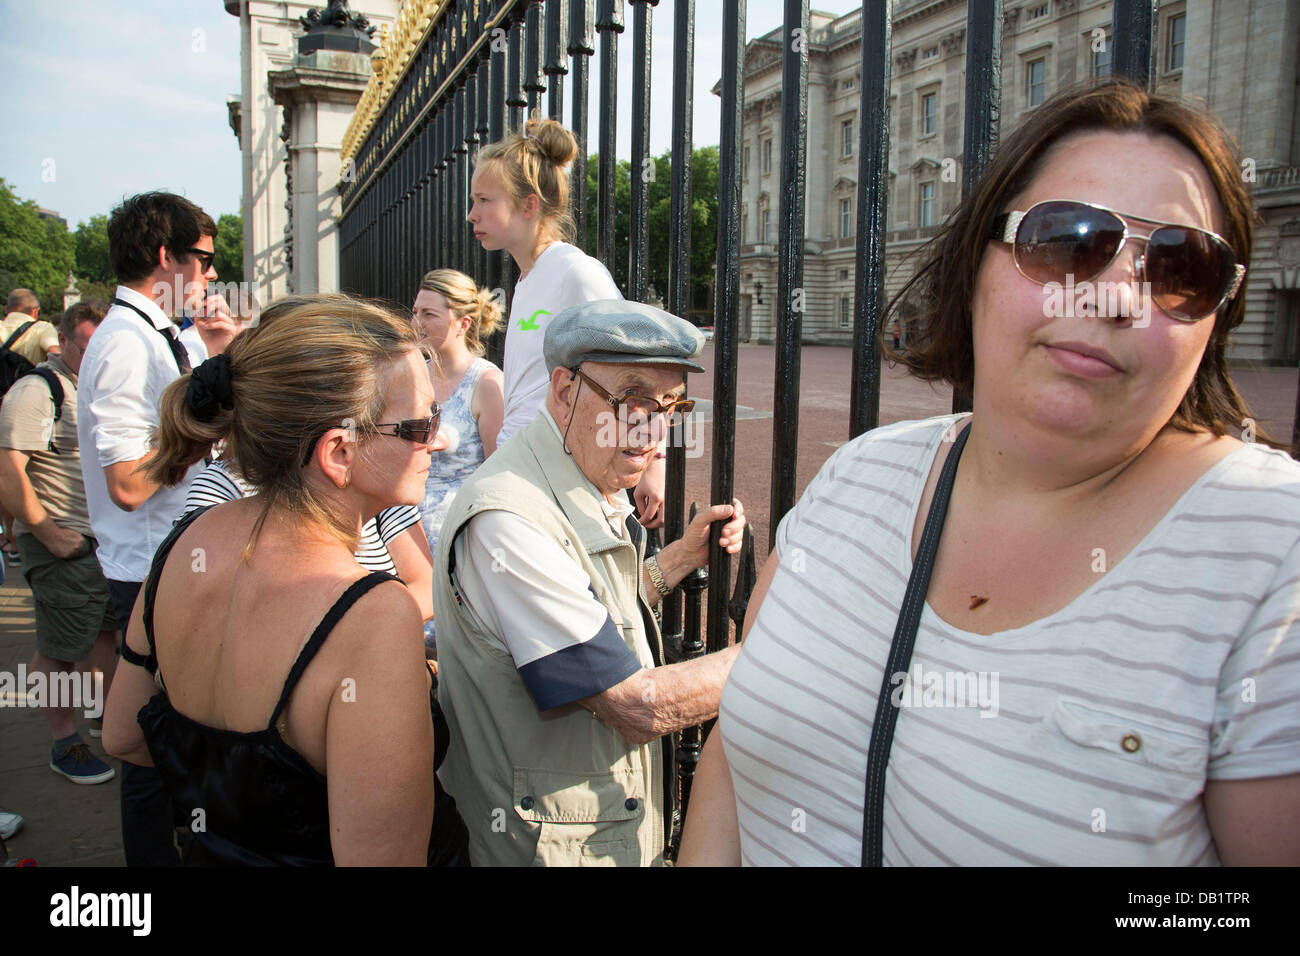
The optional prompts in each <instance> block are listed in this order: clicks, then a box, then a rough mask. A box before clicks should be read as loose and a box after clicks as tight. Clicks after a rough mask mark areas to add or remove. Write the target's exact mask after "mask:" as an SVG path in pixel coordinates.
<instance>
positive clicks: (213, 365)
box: [185, 355, 235, 422]
mask: <svg viewBox="0 0 1300 956" xmlns="http://www.w3.org/2000/svg"><path fill="white" fill-rule="evenodd" d="M185 404H186V405H188V406H189V409H190V411H191V412H193V413H194V417H195V418H197V419H198V420H199V421H201V422H210V421H212V419H214V418H216V417H217V415H218V413H219V412H220V411H221V409H223V408H224V409H227V410H230V409H233V408H234V407H235V393H234V389H233V388H232V387H231V383H230V358H229V356H227V355H214V356H212V358H210V359H208V360H206V361H205V362H202V363H201V364H200V365H199V366H198V368H196V369H194V371H193V372H191V373H190V384H189V387H188V388H186V390H185Z"/></svg>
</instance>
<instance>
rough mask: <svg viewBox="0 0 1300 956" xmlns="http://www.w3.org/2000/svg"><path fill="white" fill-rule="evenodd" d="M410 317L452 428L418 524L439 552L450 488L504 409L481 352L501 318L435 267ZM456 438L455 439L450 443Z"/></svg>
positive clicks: (487, 441)
mask: <svg viewBox="0 0 1300 956" xmlns="http://www.w3.org/2000/svg"><path fill="white" fill-rule="evenodd" d="M411 319H412V322H413V323H414V326H415V331H416V334H417V335H419V336H420V341H421V343H422V344H423V345H424V347H425V348H426V349H428V350H429V351H430V352H431V353H432V357H431V358H430V360H429V362H428V369H429V379H430V381H431V382H432V383H433V389H434V396H435V398H436V399H437V401H438V404H439V405H440V406H441V408H442V418H441V427H442V428H443V429H444V430H446V431H447V432H448V433H449V434H451V433H453V432H454V433H455V435H456V436H457V438H455V439H453V441H454V442H457V443H456V445H455V447H454V448H451V449H448V450H447V451H446V452H445V453H443V454H441V455H437V456H436V457H435V458H434V460H433V461H432V463H431V464H430V466H429V477H428V479H427V481H426V483H425V491H424V500H423V501H422V502H421V504H420V523H421V524H422V525H423V526H424V534H425V536H426V537H427V538H428V539H429V550H430V552H431V553H436V552H437V550H438V529H439V528H440V527H442V520H443V518H444V517H446V514H447V510H448V509H449V508H450V507H451V499H452V498H454V497H455V495H456V490H457V489H458V488H460V486H461V484H462V483H463V482H464V481H465V479H466V478H468V477H469V476H470V475H471V474H473V473H474V469H476V468H477V467H478V466H479V465H481V464H483V461H484V459H486V458H487V457H488V456H489V455H491V454H492V453H493V452H494V451H496V449H497V433H498V432H499V431H500V430H501V420H502V417H503V415H504V412H505V397H504V395H503V393H502V385H501V370H500V369H499V368H497V367H496V366H495V365H493V364H492V363H491V362H489V361H488V360H487V359H485V358H484V357H483V353H484V351H486V347H485V345H484V342H485V340H486V339H487V338H488V336H490V335H491V334H492V333H493V332H494V331H495V330H496V329H497V327H498V326H499V325H500V324H501V309H500V308H499V307H498V306H497V303H496V299H495V298H493V296H492V294H491V293H490V292H489V291H488V290H486V289H480V288H479V287H478V286H477V285H475V284H474V280H473V279H471V278H470V277H469V276H467V275H465V273H463V272H457V271H456V270H455V269H435V270H433V271H432V272H429V273H427V274H426V275H425V276H424V278H423V279H422V280H421V281H420V288H419V291H417V292H416V295H415V306H414V309H413V313H412V317H411ZM457 439H458V441H457ZM433 634H434V630H433V622H432V621H427V622H426V623H425V627H424V641H425V651H426V653H427V654H428V655H429V656H430V657H431V658H434V657H435V656H436V649H435V645H434V642H433Z"/></svg>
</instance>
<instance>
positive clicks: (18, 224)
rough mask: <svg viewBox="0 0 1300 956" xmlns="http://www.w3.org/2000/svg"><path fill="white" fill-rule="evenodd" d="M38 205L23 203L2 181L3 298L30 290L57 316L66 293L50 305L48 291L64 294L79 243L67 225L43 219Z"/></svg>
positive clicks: (0, 259) (0, 273)
mask: <svg viewBox="0 0 1300 956" xmlns="http://www.w3.org/2000/svg"><path fill="white" fill-rule="evenodd" d="M36 210H37V206H36V203H35V202H33V201H32V200H30V199H28V200H21V199H19V198H18V196H17V195H16V194H15V193H14V191H13V190H12V189H11V188H10V187H9V185H8V184H7V183H6V182H5V181H4V180H3V179H0V294H7V293H8V291H9V290H10V289H14V288H19V287H22V288H28V289H31V290H32V291H33V292H35V293H36V294H37V296H38V297H40V298H41V307H42V308H44V309H46V310H49V311H53V312H57V311H58V310H60V309H61V308H62V307H63V299H62V293H61V292H60V294H59V296H58V297H57V298H56V299H53V300H49V301H47V297H48V290H49V289H51V288H52V287H55V286H57V287H58V289H59V290H62V288H63V286H64V285H65V284H66V281H67V275H68V272H69V271H71V269H72V267H73V265H74V264H75V262H76V250H75V243H74V242H73V238H72V233H70V232H68V229H67V227H66V226H65V225H63V224H62V223H60V222H57V221H55V220H53V219H42V218H41V217H40V216H39V215H38V214H37V212H36Z"/></svg>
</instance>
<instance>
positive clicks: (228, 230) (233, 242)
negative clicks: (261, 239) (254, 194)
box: [212, 213, 244, 282]
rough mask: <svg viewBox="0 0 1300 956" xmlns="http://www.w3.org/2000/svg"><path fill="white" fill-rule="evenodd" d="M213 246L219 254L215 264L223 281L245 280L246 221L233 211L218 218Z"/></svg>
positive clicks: (218, 275)
mask: <svg viewBox="0 0 1300 956" xmlns="http://www.w3.org/2000/svg"><path fill="white" fill-rule="evenodd" d="M212 248H213V249H214V250H215V251H216V253H217V256H216V258H215V259H214V260H213V265H214V266H215V267H216V270H217V278H218V279H220V280H221V281H222V282H243V281H244V222H243V220H242V219H241V218H240V217H239V216H237V215H234V214H233V213H226V214H225V215H224V216H222V217H221V218H220V219H218V220H217V235H216V237H215V238H214V239H213V245H212Z"/></svg>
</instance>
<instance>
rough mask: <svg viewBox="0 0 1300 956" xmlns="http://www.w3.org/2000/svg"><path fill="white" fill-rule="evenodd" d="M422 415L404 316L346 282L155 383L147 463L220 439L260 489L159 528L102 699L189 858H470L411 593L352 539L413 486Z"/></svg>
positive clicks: (176, 464)
mask: <svg viewBox="0 0 1300 956" xmlns="http://www.w3.org/2000/svg"><path fill="white" fill-rule="evenodd" d="M268 311H270V310H268ZM436 432H437V421H436V411H435V402H434V397H433V390H432V387H431V385H430V383H429V377H428V374H427V373H426V371H425V368H424V361H423V356H422V354H421V352H420V349H419V347H418V341H417V339H416V336H415V333H414V332H413V331H412V330H411V327H410V325H409V323H407V322H405V321H402V320H401V319H399V318H397V317H395V316H393V315H391V314H390V313H388V312H387V311H385V310H383V309H380V308H378V307H376V306H373V305H370V304H368V303H365V302H362V301H359V300H354V299H351V298H349V297H347V296H341V295H321V296H304V297H301V298H299V299H297V300H295V301H293V302H292V303H291V304H289V305H288V306H287V307H286V308H284V309H280V310H277V314H276V316H275V320H274V321H272V322H266V323H263V324H262V325H260V326H258V327H256V328H253V329H249V330H247V331H245V332H243V333H241V334H240V335H238V336H237V337H236V338H235V339H234V341H233V342H232V343H231V345H230V347H229V349H228V350H227V352H226V354H225V355H222V356H217V357H216V358H213V359H209V360H208V361H207V362H204V363H203V364H202V365H200V366H199V367H198V368H197V369H195V370H194V372H193V373H192V374H191V375H190V376H187V377H185V378H182V379H179V380H178V381H177V382H175V383H173V384H172V385H171V386H169V387H168V389H167V391H166V392H165V393H164V394H163V399H162V409H161V419H160V425H159V440H158V448H157V450H156V452H155V453H154V454H153V456H152V458H151V459H150V461H149V463H148V468H149V471H150V473H151V475H152V476H153V479H154V480H155V481H159V482H162V483H163V484H171V483H175V482H177V481H179V480H180V479H181V478H182V477H183V475H184V474H185V472H186V471H187V470H188V468H189V467H190V466H191V465H192V464H193V463H194V462H196V461H198V460H199V459H200V458H202V457H203V456H204V455H205V454H207V452H208V451H209V449H211V447H212V446H213V445H214V444H215V443H217V442H219V441H224V442H225V455H226V457H227V458H228V459H229V460H230V461H231V462H232V463H233V464H234V465H235V467H236V468H237V469H238V471H239V473H240V475H241V476H242V477H243V478H244V479H245V480H246V481H248V482H249V483H250V484H251V485H252V486H253V487H254V488H255V489H256V491H257V494H256V495H254V496H253V497H250V498H240V499H239V500H236V501H229V502H226V503H223V504H218V505H215V506H213V507H210V508H203V509H198V510H196V511H193V512H190V513H189V514H188V515H187V516H186V517H185V518H183V519H182V520H181V521H180V522H178V524H177V525H176V528H175V529H174V530H173V532H172V533H171V534H170V535H169V536H168V537H167V539H166V540H164V541H163V542H162V543H161V545H160V546H159V549H158V552H157V555H156V556H155V558H154V561H153V567H152V570H151V572H150V574H149V577H148V579H147V580H146V581H145V584H144V587H143V588H142V589H141V597H140V600H139V602H138V603H137V604H136V607H135V611H134V614H133V616H132V618H131V623H130V625H129V627H128V629H127V633H126V638H125V642H124V649H123V662H122V665H121V666H120V667H119V669H118V675H117V679H116V680H115V681H114V685H113V692H112V694H111V696H110V699H109V702H108V707H107V712H106V714H105V720H104V746H105V748H106V749H107V750H108V751H109V752H110V753H113V754H115V755H117V756H120V757H123V758H124V759H129V760H131V761H133V762H136V763H140V764H145V765H150V764H152V765H154V766H156V767H157V768H158V771H159V773H160V775H161V776H162V778H163V781H164V783H165V784H166V786H167V789H168V791H169V793H170V796H171V798H172V802H173V805H174V806H176V807H177V808H179V809H180V810H181V811H182V812H183V813H184V815H185V823H186V824H188V825H189V826H190V829H191V831H192V834H193V835H192V839H191V840H190V841H189V843H188V846H187V847H186V850H185V853H184V858H185V862H187V863H194V864H200V865H202V864H208V865H290V866H298V865H302V866H306V865H330V864H338V865H356V864H385V865H394V864H406V865H421V864H424V863H425V862H426V861H427V862H430V863H435V862H436V863H465V862H467V859H466V856H465V846H466V840H465V830H464V825H463V823H462V822H461V821H460V818H459V815H458V814H457V813H456V811H455V804H454V802H452V801H451V800H450V798H449V797H447V796H446V795H445V793H443V792H442V791H441V788H440V787H439V786H438V785H437V783H436V780H435V777H434V770H435V769H436V766H437V763H438V762H439V761H440V760H441V757H442V755H443V753H444V752H445V749H446V746H447V744H448V739H447V729H446V724H445V722H444V721H443V719H442V713H441V711H440V710H439V709H438V706H437V701H436V698H434V696H433V694H432V687H431V685H432V680H431V674H430V672H429V670H428V669H427V668H425V667H424V662H423V656H424V655H423V653H422V647H421V641H420V640H419V636H420V632H421V615H420V611H419V607H418V605H417V602H416V601H415V599H414V598H413V597H412V596H411V594H410V593H409V592H408V591H407V590H406V588H405V587H403V586H402V583H401V581H400V580H398V579H397V578H394V577H393V576H392V575H389V574H386V573H384V572H379V571H373V572H370V573H366V572H365V571H364V570H363V569H362V568H361V567H360V566H359V565H358V563H357V561H356V558H355V556H354V552H355V550H356V548H357V543H358V538H359V534H360V529H361V526H362V522H363V521H364V520H365V519H366V517H368V516H370V515H374V514H377V513H379V512H380V511H382V510H383V509H385V508H390V507H393V506H395V505H415V504H418V503H419V501H420V498H421V496H422V495H423V492H424V480H425V475H426V473H427V472H428V469H429V460H430V453H431V451H432V447H431V445H432V442H433V440H434V436H435V434H436ZM159 688H162V690H161V692H160V691H159ZM435 806H436V810H435ZM431 827H432V831H431Z"/></svg>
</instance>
